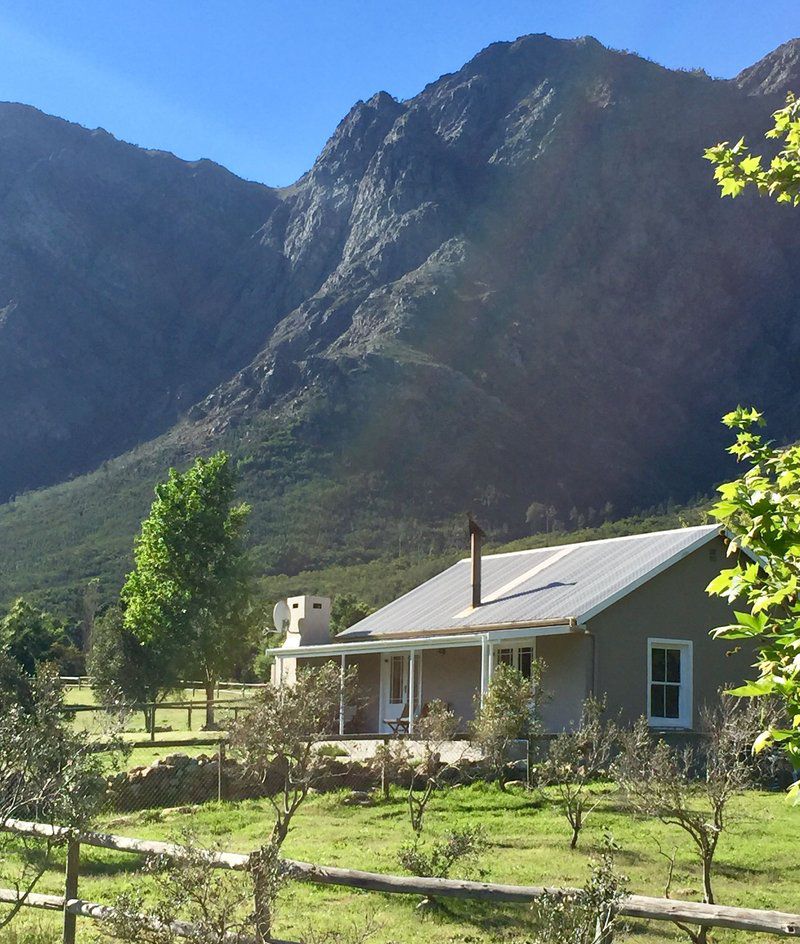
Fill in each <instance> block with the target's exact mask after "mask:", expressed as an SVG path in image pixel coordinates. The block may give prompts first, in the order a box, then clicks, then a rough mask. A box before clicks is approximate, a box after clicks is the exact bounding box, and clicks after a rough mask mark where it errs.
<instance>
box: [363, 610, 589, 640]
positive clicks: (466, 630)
mask: <svg viewBox="0 0 800 944" xmlns="http://www.w3.org/2000/svg"><path fill="white" fill-rule="evenodd" d="M546 626H569V628H570V629H577V628H578V619H577V617H575V616H560V617H557V618H553V619H541V620H517V621H515V622H510V623H481V625H480V626H444V627H442V628H441V629H417V630H409V631H408V632H403V633H384V634H380V633H372V634H370V635H369V636H357V635H356V634H355V633H354V634H353V635H352V636H347V637H345V638H347V639H352V640H353V641H355V640H357V639H363V640H364V641H366V640H372V639H375V640H379V639H419V638H420V637H428V636H447V635H451V636H452V635H458V636H467V635H475V636H477V635H480V633H489V632H494V631H496V630H501V629H537V628H539V627H546Z"/></svg>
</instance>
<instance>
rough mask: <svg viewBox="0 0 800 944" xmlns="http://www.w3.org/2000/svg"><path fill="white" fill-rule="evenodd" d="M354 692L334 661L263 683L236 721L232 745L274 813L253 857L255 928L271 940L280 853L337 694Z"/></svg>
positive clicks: (316, 766) (329, 730) (313, 778)
mask: <svg viewBox="0 0 800 944" xmlns="http://www.w3.org/2000/svg"><path fill="white" fill-rule="evenodd" d="M356 698H357V676H356V669H355V668H351V669H349V670H348V671H347V672H346V673H345V674H344V676H342V675H341V672H340V668H339V666H338V665H337V664H335V663H333V662H326V663H324V664H323V665H321V666H320V667H319V668H313V669H303V668H300V669H299V670H298V672H297V679H296V681H295V682H294V684H292V685H288V684H287V685H274V684H268V685H267V686H266V687H265V688H264V689H262V691H261V692H260V693H259V695H258V696H256V698H255V700H254V705H253V708H252V710H250V711H248V712H247V714H246V715H245V716H244V717H243V718H241V719H240V720H239V721H238V722H237V723H236V724H234V726H233V728H232V730H231V746H232V749H233V752H234V754H235V755H236V756H237V757H238V758H239V759H240V760H241V762H242V764H243V766H244V768H245V770H246V771H247V772H248V774H249V775H250V776H251V777H253V778H255V779H257V780H258V781H259V782H260V783H261V784H262V785H263V786H264V788H265V792H266V795H267V798H268V800H269V802H270V805H271V807H272V811H273V817H272V824H271V827H270V830H269V832H268V834H267V835H266V836H265V837H264V840H265V841H264V843H263V845H262V846H261V848H260V849H259V850H258V851H257V852H255V853H253V855H252V856H251V872H252V875H253V882H254V886H255V899H256V909H255V913H256V917H255V921H256V929H257V932H258V935H259V938H260V939H261V940H263V941H267V940H269V936H270V932H271V926H272V907H273V902H274V898H275V894H276V891H277V885H276V882H277V879H278V877H279V876H280V869H279V866H278V854H279V852H280V849H281V846H282V845H283V842H284V840H285V839H286V837H287V835H288V834H289V830H290V828H291V825H292V820H293V819H294V816H295V815H296V813H297V811H298V810H299V809H300V807H301V806H302V804H303V803H304V802H305V800H306V797H307V796H308V791H309V790H310V789H311V787H313V785H314V784H315V783H317V782H318V781H319V779H320V778H321V777H323V776H325V775H326V773H327V767H328V764H327V760H326V757H325V754H324V753H322V752H321V751H320V742H321V741H324V740H325V739H326V738H330V737H331V736H334V735H335V732H336V731H337V730H338V721H339V711H340V705H341V700H342V699H344V701H345V703H346V704H352V703H353V702H354V701H355V700H356Z"/></svg>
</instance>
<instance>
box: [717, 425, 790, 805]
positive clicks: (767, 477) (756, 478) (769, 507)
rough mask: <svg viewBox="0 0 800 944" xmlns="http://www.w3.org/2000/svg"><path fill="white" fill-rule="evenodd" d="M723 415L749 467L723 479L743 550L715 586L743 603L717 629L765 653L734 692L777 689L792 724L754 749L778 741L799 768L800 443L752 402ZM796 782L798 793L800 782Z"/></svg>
mask: <svg viewBox="0 0 800 944" xmlns="http://www.w3.org/2000/svg"><path fill="white" fill-rule="evenodd" d="M723 422H724V423H725V425H726V426H728V427H730V428H731V429H733V430H736V441H735V443H734V444H733V445H732V446H731V447H730V449H729V452H730V453H731V454H732V455H734V456H736V458H737V459H738V460H739V462H742V463H744V464H745V465H746V466H747V469H746V470H745V472H744V473H743V474H742V475H741V476H740V477H739V478H738V479H736V480H735V481H733V482H727V483H726V484H724V485H722V486H720V488H719V492H720V496H721V498H720V500H719V501H718V502H717V503H716V505H714V507H713V508H712V511H711V514H712V515H713V516H714V517H715V518H716V519H717V520H718V521H720V522H722V523H723V524H724V525H725V527H726V528H727V529H728V531H729V533H730V534H731V535H732V539H731V545H730V549H731V552H732V553H735V552H736V551H739V550H741V551H744V554H739V555H738V557H736V558H734V561H735V562H734V565H733V566H732V567H729V568H726V569H725V570H723V571H722V573H721V574H720V575H719V576H718V577H716V578H715V579H714V580H712V581H711V583H710V584H709V586H708V592H709V593H711V594H716V595H718V596H721V597H725V598H726V599H727V600H729V601H730V602H731V603H732V604H734V605H735V604H739V605H740V606H742V607H743V609H742V610H741V611H738V610H737V611H735V618H736V622H735V623H733V624H731V625H727V626H720V627H717V628H716V629H715V630H714V631H713V634H714V635H715V636H717V637H721V638H724V639H735V640H746V641H748V642H750V643H751V644H752V645H753V646H754V647H755V648H756V650H757V652H758V661H757V663H756V666H757V668H758V677H757V678H756V679H754V680H753V681H751V682H748V683H747V684H746V685H743V686H741V687H739V688H736V689H734V690H733V694H735V695H742V696H748V697H765V696H773V697H776V698H778V699H779V700H780V702H781V703H782V705H783V708H784V710H785V715H786V719H787V724H786V725H785V726H782V727H777V726H775V725H769V726H767V727H765V729H764V731H763V732H762V733H761V734H760V735H759V736H758V738H757V739H756V741H755V745H754V750H755V751H756V752H758V751H760V750H763V749H764V748H765V747H767V746H768V745H770V744H773V743H775V742H778V743H780V744H782V745H783V748H784V750H785V751H786V753H787V755H788V757H789V759H790V760H791V762H792V764H793V765H794V767H795V768H800V599H799V598H798V588H800V445H794V446H789V447H787V448H784V449H780V448H777V447H776V446H775V445H774V443H772V442H770V441H768V440H766V439H764V437H763V436H762V435H761V433H760V432H759V427H761V426H763V425H764V419H763V416H762V414H761V413H759V412H758V410H755V409H752V408H743V407H738V408H737V409H736V410H734V411H733V412H732V413H728V414H727V415H726V416H725V417H724V418H723ZM794 789H795V793H796V794H797V793H798V792H799V791H800V784H796V785H795V788H794Z"/></svg>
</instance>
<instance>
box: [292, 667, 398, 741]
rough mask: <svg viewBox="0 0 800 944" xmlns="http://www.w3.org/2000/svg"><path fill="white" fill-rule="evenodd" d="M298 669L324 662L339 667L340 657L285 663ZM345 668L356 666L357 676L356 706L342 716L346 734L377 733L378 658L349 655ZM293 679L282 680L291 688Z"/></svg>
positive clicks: (378, 696) (348, 709)
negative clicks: (293, 664)
mask: <svg viewBox="0 0 800 944" xmlns="http://www.w3.org/2000/svg"><path fill="white" fill-rule="evenodd" d="M295 662H296V667H297V668H306V669H313V668H319V667H320V666H321V665H324V663H325V662H335V663H336V665H337V666H339V665H341V657H340V656H333V657H330V658H328V657H324V656H322V657H314V658H303V657H302V656H300V657H298V658H297V659H287V660H286V663H287V666H288V665H289V664H290V663H295ZM345 664H346V666H347V668H350V667H351V666H355V667H356V670H357V672H358V706H357V707H356V708H355V710H354V708H353V706H348V708H347V710H346V712H345V733H346V734H372V733H373V732H374V731H376V730H377V728H376V727H375V724H376V719H377V717H378V701H379V698H380V682H381V677H380V662H379V661H378V654H377V653H373V652H367V653H359V654H354V655H350V656H348V657H347V661H346V663H345ZM293 677H294V676H293V675H289V673H288V672H285V673H284V678H285V679H286V680H287V681H288V682H289V684H291V681H290V679H291V678H293Z"/></svg>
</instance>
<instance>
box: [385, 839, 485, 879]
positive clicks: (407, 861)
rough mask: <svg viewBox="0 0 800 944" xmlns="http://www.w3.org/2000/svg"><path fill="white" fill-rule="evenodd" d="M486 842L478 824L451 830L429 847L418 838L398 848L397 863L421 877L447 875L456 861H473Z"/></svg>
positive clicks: (443, 876)
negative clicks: (423, 844)
mask: <svg viewBox="0 0 800 944" xmlns="http://www.w3.org/2000/svg"><path fill="white" fill-rule="evenodd" d="M488 845H489V843H488V840H487V838H486V833H485V831H484V829H483V827H481V826H467V827H466V828H465V829H453V830H451V831H450V832H448V833H447V834H446V835H445V837H444V839H436V840H434V841H433V842H432V843H431V845H430V847H429V848H425V847H423V846H422V845H421V844H420V842H419V839H417V840H415V841H414V842H413V843H410V844H408V845H405V846H403V847H402V849H401V850H400V852H399V854H398V859H399V861H400V865H401V866H402V867H403V868H404V869H405V870H406V871H407V872H410V873H411V874H412V875H419V876H422V877H425V878H449V876H450V871H451V869H452V868H453V866H455V865H456V864H457V863H459V862H462V863H463V862H465V861H466V862H473V861H474V860H475V859H477V858H478V856H479V855H480V854H481V853H482V852H484V851H485V849H486V848H487V847H488Z"/></svg>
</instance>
